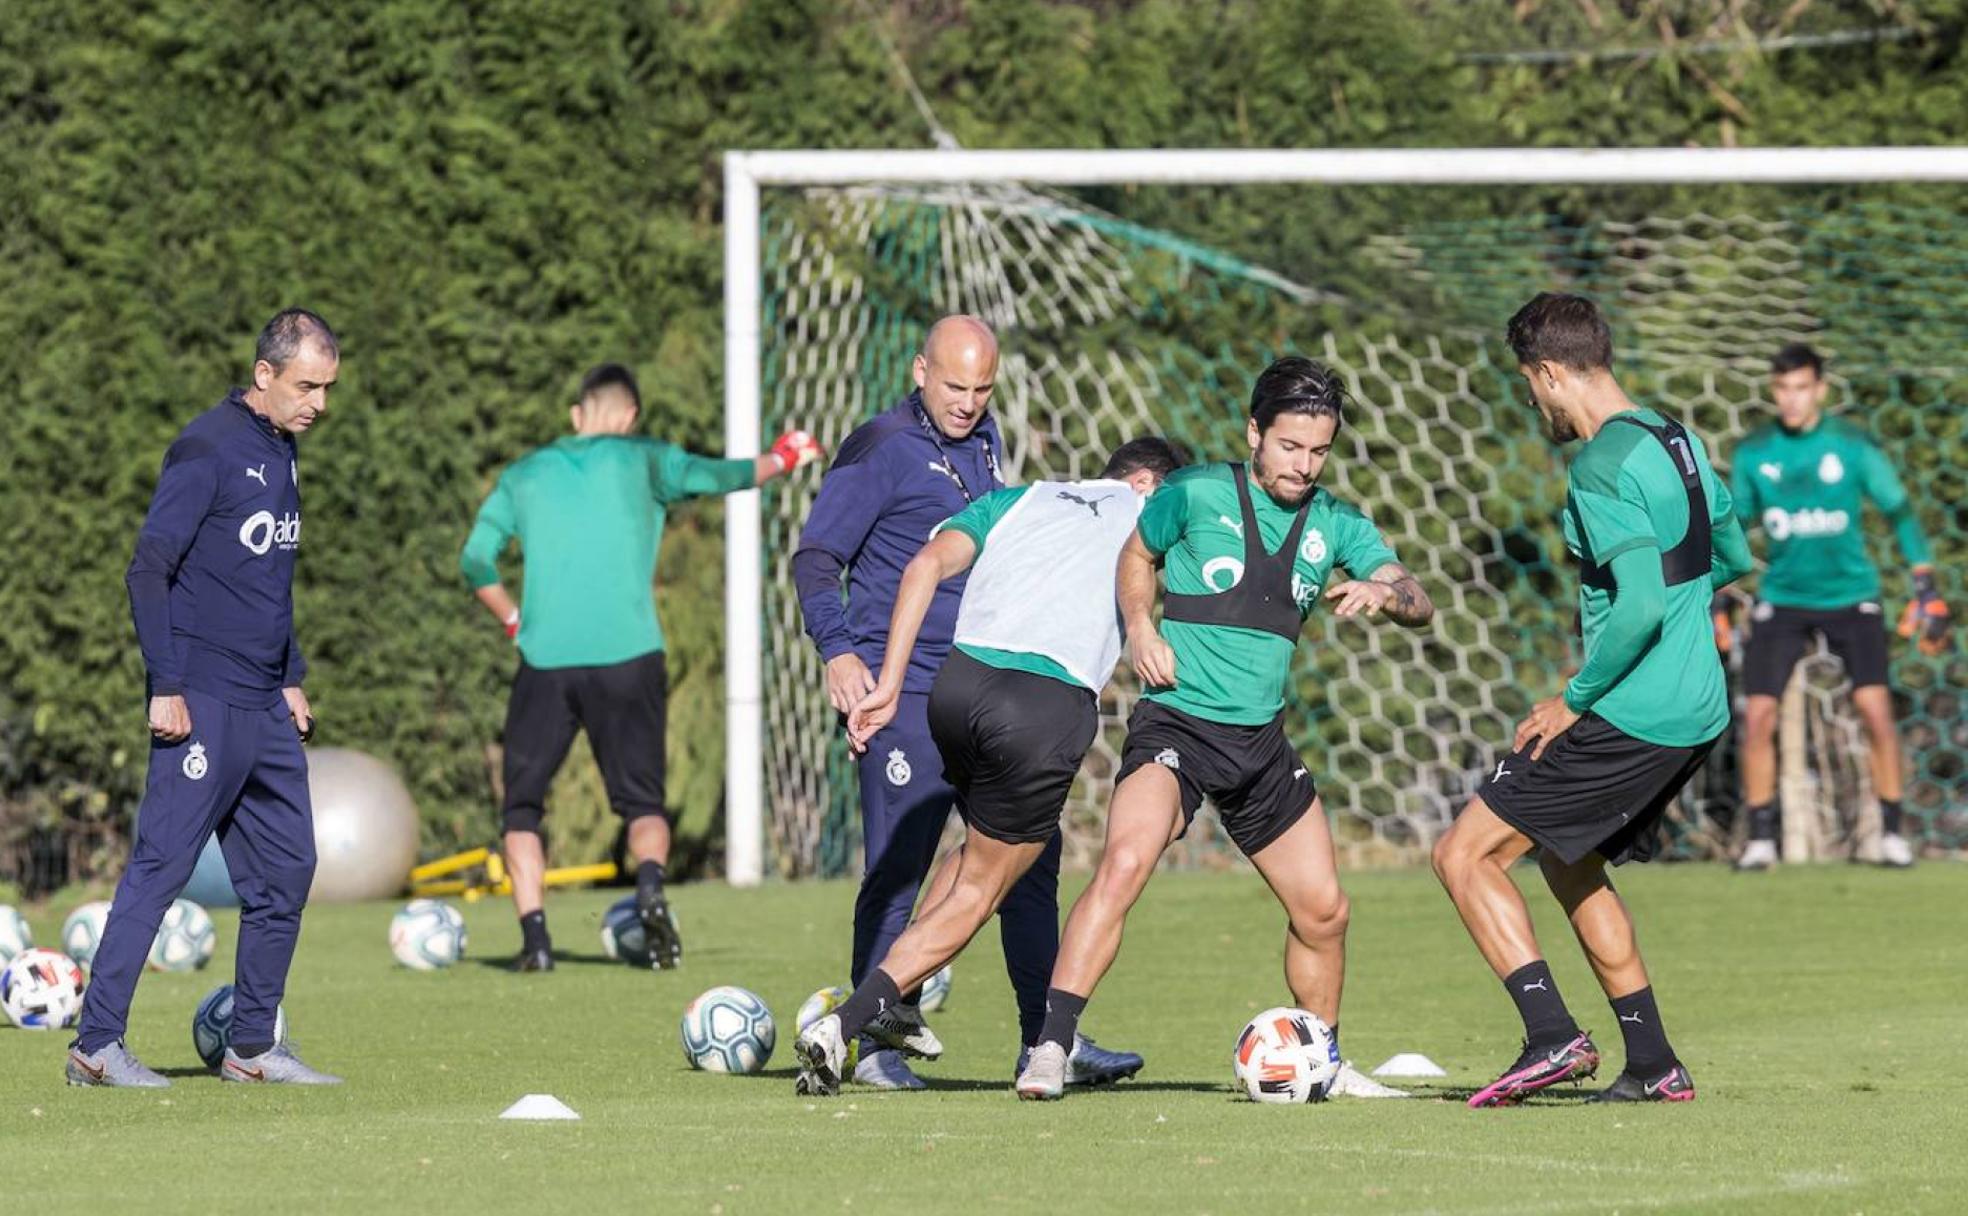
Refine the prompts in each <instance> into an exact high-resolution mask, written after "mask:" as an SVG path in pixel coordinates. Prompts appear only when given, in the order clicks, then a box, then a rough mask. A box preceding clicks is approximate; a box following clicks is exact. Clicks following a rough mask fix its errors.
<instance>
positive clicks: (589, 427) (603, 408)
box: [460, 363, 820, 971]
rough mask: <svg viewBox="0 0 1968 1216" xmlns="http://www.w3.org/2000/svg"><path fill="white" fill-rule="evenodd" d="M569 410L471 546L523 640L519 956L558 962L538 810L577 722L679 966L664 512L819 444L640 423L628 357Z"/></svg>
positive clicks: (505, 618)
mask: <svg viewBox="0 0 1968 1216" xmlns="http://www.w3.org/2000/svg"><path fill="white" fill-rule="evenodd" d="M569 414H570V416H571V418H572V420H573V423H574V434H573V435H571V436H567V437H565V438H562V439H557V440H555V441H554V442H553V443H550V444H548V445H547V446H545V447H543V448H540V449H538V450H536V451H534V452H532V453H531V454H529V455H527V456H525V457H522V458H521V459H519V460H517V461H515V462H513V463H512V464H511V465H510V466H508V467H507V468H506V470H505V471H504V472H503V473H501V474H500V475H499V480H498V483H497V484H496V485H494V486H493V487H492V493H491V495H490V496H489V497H487V498H486V500H485V503H484V505H482V506H481V507H480V508H479V511H478V519H477V521H476V522H475V523H474V524H473V525H472V530H471V536H470V537H469V538H468V539H467V540H466V541H465V550H464V554H463V557H462V558H461V559H460V566H461V567H462V569H463V571H464V575H465V579H466V581H467V582H469V583H470V584H471V587H472V590H473V592H474V593H475V594H476V595H477V596H478V600H479V602H480V603H481V604H484V605H485V607H486V608H487V609H488V610H489V611H490V612H491V613H492V615H493V616H494V617H496V618H497V619H498V620H499V622H500V623H501V624H503V625H504V626H505V629H506V636H507V637H508V638H513V639H515V640H516V641H517V642H518V645H519V655H520V660H519V673H518V674H517V675H515V676H514V677H513V685H512V695H511V698H510V700H509V701H508V702H507V706H506V729H505V760H504V767H505V787H506V790H505V805H504V808H503V820H504V830H505V840H504V850H505V862H506V868H507V871H508V872H509V873H510V875H511V878H512V893H513V906H514V907H515V908H516V909H517V911H518V913H519V925H520V933H521V938H522V942H523V944H522V945H521V947H520V952H519V957H518V958H517V959H516V960H514V964H513V965H514V968H515V969H516V970H519V971H550V970H552V969H553V950H552V941H551V939H550V938H549V936H548V933H547V914H546V912H545V910H544V907H543V905H544V902H545V901H544V896H545V877H546V845H545V843H544V841H543V840H542V839H541V834H540V823H541V819H542V817H543V816H544V815H545V813H546V797H547V788H548V786H550V785H551V784H552V783H553V778H554V774H555V773H556V772H557V771H559V769H560V764H561V761H563V760H565V759H566V758H567V749H568V748H569V747H571V746H573V743H574V732H575V731H577V730H583V729H585V730H586V731H587V732H588V742H589V744H590V745H591V746H592V747H593V748H594V753H595V762H596V764H597V765H598V766H599V767H600V768H601V776H602V781H603V783H604V784H605V785H606V787H607V789H608V801H609V805H610V806H612V807H613V808H614V810H615V813H616V814H617V815H620V816H621V817H622V819H623V821H624V823H625V824H626V825H627V832H628V846H629V854H630V856H631V857H633V858H634V859H635V863H636V910H637V912H638V913H639V914H640V916H641V919H642V922H643V928H644V932H645V934H646V937H647V940H648V942H649V952H650V961H651V963H652V964H653V965H655V966H658V967H673V966H675V965H676V964H677V961H678V960H679V959H680V958H681V957H682V945H681V943H680V942H679V940H678V938H677V933H676V921H675V919H674V918H673V917H672V916H671V914H670V909H669V902H668V899H667V898H666V897H665V895H664V893H663V877H664V872H663V867H664V866H665V865H666V864H667V863H668V861H669V853H670V821H669V809H668V807H667V805H666V803H665V798H664V789H663V784H664V755H663V748H664V708H665V702H666V700H667V696H668V693H667V688H668V685H667V676H666V674H665V667H664V661H663V630H662V627H661V625H660V624H658V622H657V619H656V601H655V579H656V554H657V550H658V548H659V546H661V544H662V542H663V521H664V517H665V515H666V513H667V512H668V509H669V507H670V505H671V504H673V503H677V502H680V501H682V500H684V499H686V498H693V497H696V496H698V495H702V494H729V493H731V492H733V491H736V490H748V489H750V488H752V487H753V486H755V485H760V484H762V483H764V482H766V481H769V480H771V479H772V478H774V477H777V476H779V475H780V474H782V473H789V472H791V471H792V470H794V469H796V468H798V467H799V466H800V465H802V464H806V463H808V462H809V461H812V460H816V459H818V458H819V456H820V446H819V444H818V443H816V442H815V441H814V440H813V438H812V437H811V436H809V435H807V434H806V432H804V431H788V432H787V433H786V434H784V435H782V436H780V437H779V440H778V442H776V443H774V444H773V445H772V450H771V451H770V452H767V453H766V454H765V455H763V456H759V457H756V458H754V459H744V460H713V459H711V458H709V457H704V456H694V455H692V454H690V453H689V452H686V451H684V450H683V449H682V448H677V447H672V446H671V445H669V444H667V443H661V442H658V441H656V440H654V439H646V438H643V437H641V436H639V435H632V434H630V432H631V431H633V430H634V429H635V427H636V424H637V422H638V421H639V420H640V418H641V414H642V397H641V395H640V394H639V393H638V392H637V391H636V383H635V377H633V376H632V375H630V373H629V370H628V369H627V368H625V367H623V366H621V365H620V364H617V363H605V364H603V365H601V366H600V367H597V368H595V369H594V370H593V371H590V372H589V373H588V374H587V376H586V378H585V379H583V380H582V382H581V396H580V399H579V401H578V402H576V404H575V405H574V406H573V407H572V408H571V409H570V410H569ZM514 537H517V538H518V539H519V543H520V548H521V550H522V551H523V553H524V554H525V560H526V567H525V584H526V610H525V612H524V613H523V614H522V613H521V611H520V607H519V605H518V604H517V603H515V602H514V601H513V598H512V596H511V595H510V594H508V593H507V591H506V589H505V586H504V585H503V584H502V583H501V582H500V581H499V566H498V559H499V555H500V554H501V553H502V552H504V550H505V548H506V545H507V544H508V543H509V542H510V541H511V540H512V539H513V538H514Z"/></svg>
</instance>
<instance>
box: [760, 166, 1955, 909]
mask: <svg viewBox="0 0 1968 1216" xmlns="http://www.w3.org/2000/svg"><path fill="white" fill-rule="evenodd" d="M992 181H997V182H1023V183H1027V184H1033V185H1055V186H1087V185H1104V184H1118V183H1140V184H1155V183H1165V184H1183V185H1231V184H1261V183H1304V184H1316V185H1322V186H1341V185H1417V186H1426V185H1465V186H1466V185H1593V184H1602V185H1603V184H1618V183H1633V184H1661V185H1678V184H1699V183H1707V184H1717V185H1721V184H1749V185H1784V184H1824V183H1861V182H1968V147H1897V148H1891V147H1855V148H1399V149H1275V150H1244V149H1106V150H1072V149H1031V150H988V151H987V150H968V149H937V150H835V151H729V152H727V153H725V158H724V186H725V190H724V282H725V288H724V331H725V349H724V395H725V397H724V404H725V411H724V439H725V451H726V453H727V454H728V455H730V456H734V457H749V456H753V455H756V454H757V453H758V451H759V449H760V446H761V442H762V435H761V417H762V405H763V402H762V399H761V366H762V364H761V358H762V354H763V351H762V349H761V345H760V341H761V312H760V306H761V283H762V280H761V276H760V272H761V264H760V230H759V218H760V213H759V194H760V190H761V188H762V187H765V186H844V185H857V184H868V185H872V184H891V185H904V184H917V185H923V184H939V183H940V184H949V183H961V182H992ZM726 503H727V506H726V514H725V547H724V554H725V557H724V563H725V813H726V819H725V833H726V835H725V840H726V856H725V874H726V876H727V878H728V880H729V881H730V882H731V883H732V884H733V885H736V886H751V885H754V884H756V883H758V882H759V881H761V880H762V879H763V877H764V874H765V831H766V813H765V811H766V808H765V784H764V760H763V756H764V743H765V727H764V708H765V706H764V671H763V655H764V650H765V646H764V637H763V630H764V575H763V563H762V562H761V555H760V552H759V545H760V538H761V536H762V534H763V533H762V530H761V525H762V522H763V517H762V505H761V502H760V498H759V493H758V491H757V490H750V491H746V492H744V493H741V494H734V495H732V496H731V497H730V498H728V499H727V500H726Z"/></svg>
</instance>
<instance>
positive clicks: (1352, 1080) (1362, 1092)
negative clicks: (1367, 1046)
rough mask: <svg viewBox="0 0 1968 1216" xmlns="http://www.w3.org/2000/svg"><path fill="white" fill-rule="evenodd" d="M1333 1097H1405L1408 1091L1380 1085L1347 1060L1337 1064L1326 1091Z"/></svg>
mask: <svg viewBox="0 0 1968 1216" xmlns="http://www.w3.org/2000/svg"><path fill="white" fill-rule="evenodd" d="M1326 1093H1327V1095H1328V1096H1330V1097H1334V1098H1405V1097H1408V1096H1409V1094H1408V1091H1407V1090H1405V1089H1395V1088H1394V1087H1393V1086H1392V1085H1382V1084H1381V1083H1380V1082H1378V1081H1376V1080H1374V1079H1373V1078H1372V1077H1370V1076H1368V1075H1367V1074H1366V1073H1363V1072H1361V1071H1360V1070H1359V1069H1357V1068H1355V1067H1353V1061H1351V1060H1347V1061H1345V1062H1344V1063H1342V1064H1341V1065H1340V1066H1339V1073H1338V1075H1336V1076H1335V1077H1333V1082H1332V1088H1330V1089H1328V1090H1327V1091H1326Z"/></svg>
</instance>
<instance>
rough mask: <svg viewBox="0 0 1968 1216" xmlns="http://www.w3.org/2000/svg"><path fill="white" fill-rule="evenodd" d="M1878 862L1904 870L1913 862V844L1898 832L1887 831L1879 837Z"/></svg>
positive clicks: (1891, 867)
mask: <svg viewBox="0 0 1968 1216" xmlns="http://www.w3.org/2000/svg"><path fill="white" fill-rule="evenodd" d="M1879 864H1880V865H1882V866H1886V867H1888V868H1890V869H1895V870H1904V869H1906V868H1907V867H1908V866H1910V865H1912V864H1913V845H1912V844H1910V843H1908V841H1907V838H1906V837H1904V836H1902V835H1900V834H1899V833H1898V832H1888V833H1886V834H1885V835H1883V836H1881V837H1880V838H1879Z"/></svg>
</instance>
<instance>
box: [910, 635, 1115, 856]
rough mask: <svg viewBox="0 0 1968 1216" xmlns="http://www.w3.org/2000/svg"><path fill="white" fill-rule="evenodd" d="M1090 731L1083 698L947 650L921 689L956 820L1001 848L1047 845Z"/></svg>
mask: <svg viewBox="0 0 1968 1216" xmlns="http://www.w3.org/2000/svg"><path fill="white" fill-rule="evenodd" d="M1099 729H1100V708H1099V706H1098V704H1096V702H1095V700H1094V695H1093V693H1091V692H1089V691H1088V690H1086V689H1084V688H1081V687H1080V686H1079V685H1077V684H1068V683H1066V682H1065V681H1063V680H1055V679H1053V678H1052V677H1051V676H1041V675H1033V674H1032V673H1031V672H1028V671H1007V670H1005V669H1004V668H1002V667H993V666H991V665H990V664H988V663H980V662H978V661H977V660H976V659H973V658H971V657H970V656H969V655H967V654H965V653H964V652H962V651H961V650H952V651H951V652H950V657H949V658H947V659H945V660H944V661H943V669H942V670H941V671H939V672H937V673H936V683H935V684H934V685H933V686H932V687H931V688H930V692H929V734H930V738H932V739H934V740H936V750H937V751H938V752H939V753H941V754H942V756H943V779H944V780H945V781H948V782H949V783H950V785H951V786H952V787H953V788H954V789H955V790H956V791H957V813H958V814H959V815H962V816H963V820H964V823H965V824H966V825H967V826H968V827H969V828H970V829H971V830H972V831H975V832H981V833H983V834H984V835H986V836H989V837H990V838H991V839H993V840H999V841H1003V842H1004V843H1006V844H1035V843H1038V842H1040V841H1045V840H1051V839H1052V837H1053V834H1054V833H1055V832H1057V831H1058V830H1059V814H1060V812H1061V811H1062V810H1063V809H1064V808H1065V806H1066V795H1067V794H1069V793H1071V792H1072V789H1073V777H1074V776H1075V775H1076V774H1077V773H1078V772H1079V771H1080V762H1081V761H1082V760H1085V759H1086V754H1087V748H1089V747H1092V746H1093V736H1094V734H1095V732H1096V731H1098V730H1099Z"/></svg>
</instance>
